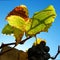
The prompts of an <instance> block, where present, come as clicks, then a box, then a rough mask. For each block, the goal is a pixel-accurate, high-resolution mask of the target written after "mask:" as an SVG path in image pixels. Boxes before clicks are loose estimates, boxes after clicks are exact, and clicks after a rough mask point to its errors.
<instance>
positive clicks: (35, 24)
mask: <svg viewBox="0 0 60 60" xmlns="http://www.w3.org/2000/svg"><path fill="white" fill-rule="evenodd" d="M55 17H56V12H55V9H54V7H53V6H52V5H50V6H48V7H47V8H46V9H44V10H42V11H39V12H36V13H35V14H34V15H33V17H32V24H31V28H30V30H29V31H27V35H31V36H32V35H36V34H37V33H40V32H47V31H48V29H49V28H50V26H51V25H52V23H53V22H54V19H55Z"/></svg>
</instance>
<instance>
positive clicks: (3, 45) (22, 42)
mask: <svg viewBox="0 0 60 60" xmlns="http://www.w3.org/2000/svg"><path fill="white" fill-rule="evenodd" d="M30 38H31V36H29V37H28V38H26V39H24V40H22V41H21V42H20V43H19V44H24V42H25V41H27V40H28V39H30ZM8 45H16V42H14V43H8V44H2V45H1V46H0V49H1V48H3V47H5V46H8Z"/></svg>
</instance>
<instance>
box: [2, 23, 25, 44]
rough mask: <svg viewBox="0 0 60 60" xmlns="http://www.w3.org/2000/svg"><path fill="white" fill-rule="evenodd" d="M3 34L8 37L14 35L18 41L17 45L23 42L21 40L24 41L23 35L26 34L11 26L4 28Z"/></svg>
mask: <svg viewBox="0 0 60 60" xmlns="http://www.w3.org/2000/svg"><path fill="white" fill-rule="evenodd" d="M2 33H3V34H6V35H11V34H13V35H14V37H15V40H16V44H18V43H19V42H20V41H21V39H22V37H23V34H24V32H23V31H21V30H19V29H17V28H14V27H12V26H10V25H9V24H7V25H6V26H5V27H4V28H3V30H2Z"/></svg>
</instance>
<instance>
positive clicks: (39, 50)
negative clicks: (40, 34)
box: [28, 41, 50, 60]
mask: <svg viewBox="0 0 60 60" xmlns="http://www.w3.org/2000/svg"><path fill="white" fill-rule="evenodd" d="M49 50H50V48H49V47H48V46H46V43H45V42H44V41H42V42H41V43H40V44H38V45H36V46H32V47H31V48H30V49H28V60H48V59H49V58H50V54H49V53H48V52H49Z"/></svg>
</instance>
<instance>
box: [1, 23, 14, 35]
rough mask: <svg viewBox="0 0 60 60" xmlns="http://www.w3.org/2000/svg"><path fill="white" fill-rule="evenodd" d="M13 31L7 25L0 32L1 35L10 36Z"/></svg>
mask: <svg viewBox="0 0 60 60" xmlns="http://www.w3.org/2000/svg"><path fill="white" fill-rule="evenodd" d="M13 31H14V29H13V28H12V27H11V26H10V25H9V24H7V25H6V26H5V27H4V28H3V30H2V33H3V34H6V35H8V34H9V35H11V34H13Z"/></svg>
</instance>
